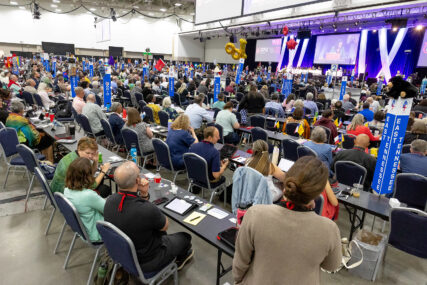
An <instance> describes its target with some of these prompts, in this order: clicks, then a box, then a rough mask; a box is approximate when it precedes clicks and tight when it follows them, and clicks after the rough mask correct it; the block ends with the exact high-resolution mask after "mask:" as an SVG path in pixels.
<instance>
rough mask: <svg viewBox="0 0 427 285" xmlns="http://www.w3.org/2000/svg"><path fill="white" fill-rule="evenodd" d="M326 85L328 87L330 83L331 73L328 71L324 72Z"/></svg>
mask: <svg viewBox="0 0 427 285" xmlns="http://www.w3.org/2000/svg"><path fill="white" fill-rule="evenodd" d="M326 83H328V86H329V85H330V84H331V83H332V75H331V71H330V70H328V71H327V72H326Z"/></svg>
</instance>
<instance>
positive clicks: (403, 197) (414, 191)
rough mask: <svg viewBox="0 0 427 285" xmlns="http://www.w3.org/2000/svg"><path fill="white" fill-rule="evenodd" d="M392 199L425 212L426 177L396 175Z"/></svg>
mask: <svg viewBox="0 0 427 285" xmlns="http://www.w3.org/2000/svg"><path fill="white" fill-rule="evenodd" d="M393 197H394V198H396V199H398V200H399V201H400V202H402V203H405V204H406V205H408V207H411V208H416V209H419V210H424V211H425V210H427V177H425V176H422V175H419V174H415V173H400V174H398V175H397V176H396V181H395V184H394V193H393Z"/></svg>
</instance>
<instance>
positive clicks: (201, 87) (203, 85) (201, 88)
mask: <svg viewBox="0 0 427 285" xmlns="http://www.w3.org/2000/svg"><path fill="white" fill-rule="evenodd" d="M197 91H199V93H201V94H208V93H209V88H208V87H206V81H204V80H203V81H202V82H200V85H199V87H198V88H197Z"/></svg>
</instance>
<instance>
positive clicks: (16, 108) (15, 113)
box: [5, 99, 54, 163]
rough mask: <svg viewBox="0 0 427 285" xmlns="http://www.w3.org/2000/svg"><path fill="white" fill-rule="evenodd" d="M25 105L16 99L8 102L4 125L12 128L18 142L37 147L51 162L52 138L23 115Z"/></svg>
mask: <svg viewBox="0 0 427 285" xmlns="http://www.w3.org/2000/svg"><path fill="white" fill-rule="evenodd" d="M24 109H25V106H24V104H23V103H22V102H20V101H19V100H17V99H14V100H12V102H11V104H10V112H11V113H10V114H9V116H8V117H7V120H6V124H5V125H6V127H10V128H14V129H15V130H16V132H17V134H18V139H19V142H20V143H24V144H26V145H28V146H29V147H31V148H37V149H38V150H39V151H40V152H41V153H42V154H44V155H45V156H46V159H47V160H49V161H50V162H52V163H53V143H54V140H53V139H52V138H51V137H50V136H48V135H47V134H46V133H45V132H43V131H40V132H39V131H38V130H37V129H36V127H35V126H34V125H33V124H32V123H31V122H30V121H29V120H28V119H27V118H25V117H24V112H25V111H24Z"/></svg>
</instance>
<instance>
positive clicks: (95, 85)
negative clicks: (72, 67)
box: [90, 81, 102, 96]
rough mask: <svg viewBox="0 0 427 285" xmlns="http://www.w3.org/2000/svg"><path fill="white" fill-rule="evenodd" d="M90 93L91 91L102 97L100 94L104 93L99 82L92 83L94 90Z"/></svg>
mask: <svg viewBox="0 0 427 285" xmlns="http://www.w3.org/2000/svg"><path fill="white" fill-rule="evenodd" d="M90 91H91V93H93V94H95V95H99V96H100V93H102V88H100V87H99V82H98V81H93V82H92V89H91V90H90ZM101 95H102V94H101Z"/></svg>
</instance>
